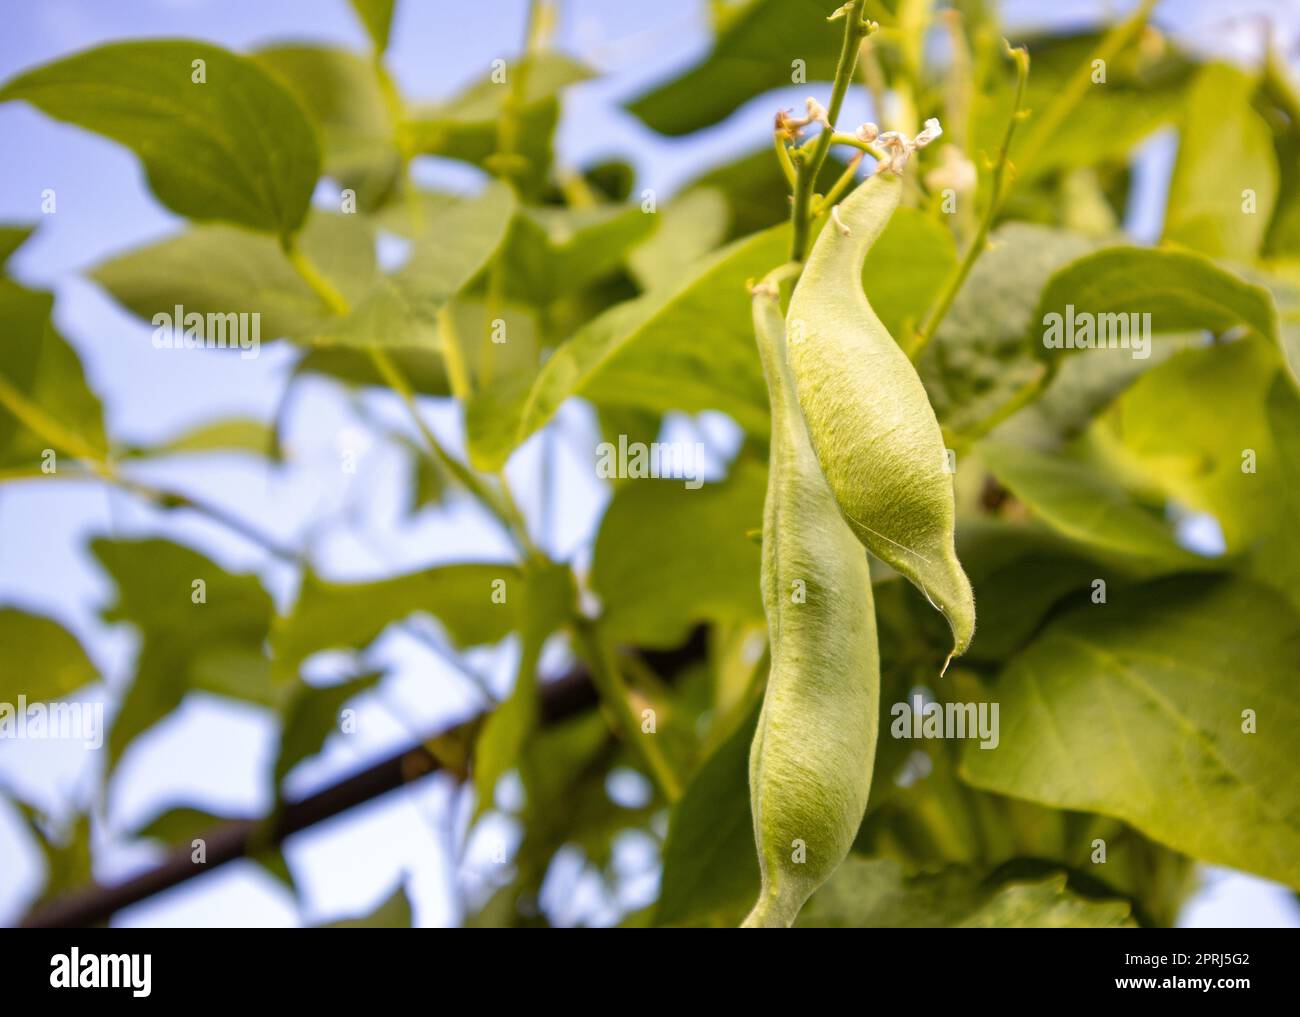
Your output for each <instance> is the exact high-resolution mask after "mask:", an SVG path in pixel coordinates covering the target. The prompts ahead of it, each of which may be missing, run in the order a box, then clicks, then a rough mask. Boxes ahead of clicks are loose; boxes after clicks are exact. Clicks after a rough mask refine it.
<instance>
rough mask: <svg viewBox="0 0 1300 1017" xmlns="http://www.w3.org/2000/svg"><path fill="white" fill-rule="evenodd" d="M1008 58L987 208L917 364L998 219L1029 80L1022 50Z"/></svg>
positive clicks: (920, 339) (923, 336)
mask: <svg viewBox="0 0 1300 1017" xmlns="http://www.w3.org/2000/svg"><path fill="white" fill-rule="evenodd" d="M1007 52H1008V54H1009V55H1010V56H1011V58H1012V59H1013V60H1015V62H1016V95H1015V103H1014V105H1013V106H1012V109H1011V116H1010V117H1009V118H1008V119H1007V129H1006V133H1005V134H1004V135H1003V136H1002V149H1001V151H999V152H998V161H997V163H996V164H995V165H994V167H993V184H992V188H991V192H990V194H989V203H988V206H987V207H986V208H985V209H984V217H983V218H982V219H981V220H980V224H979V229H977V230H976V231H975V237H974V238H973V239H972V240H971V242H970V246H968V247H967V248H966V254H965V256H964V257H963V258H962V259H961V263H960V264H959V265H958V266H957V268H956V270H955V271H954V272H953V273H952V275H951V276H949V277H948V281H947V283H946V284H945V285H944V288H943V292H942V293H941V294H940V296H939V301H938V303H937V304H936V305H935V308H934V310H933V311H932V312H931V314H930V317H929V318H928V319H927V320H926V323H925V325H924V327H922V329H921V331H920V333H919V335H918V336H917V340H916V343H915V345H914V346H913V347H912V349H911V351H910V353H909V354H908V355H909V356H910V357H911V358H912V360H913V361H916V360H917V359H918V358H919V357H920V355H921V351H922V350H924V349H925V348H926V346H927V345H929V342H930V340H931V339H933V338H934V333H935V332H936V331H937V330H938V328H939V325H940V323H942V321H943V319H944V316H945V315H946V314H947V313H948V310H949V308H951V307H952V302H953V300H955V299H956V297H957V294H958V292H959V291H960V290H961V287H962V284H963V283H964V282H965V281H966V277H967V276H968V275H970V270H971V268H972V267H974V265H975V261H976V259H978V258H979V256H980V255H981V254H983V253H984V248H985V247H986V246H987V244H988V239H989V231H990V230H991V229H992V228H993V221H994V220H995V219H996V218H997V214H998V210H999V209H1000V208H1001V207H1002V199H1003V198H1004V197H1005V195H1004V194H1003V187H1002V185H1003V180H1004V178H1005V177H1006V171H1007V164H1008V155H1009V153H1010V151H1011V139H1012V138H1013V137H1015V133H1016V124H1018V123H1019V122H1020V119H1021V117H1022V115H1023V114H1022V109H1023V105H1022V104H1023V103H1024V98H1025V82H1026V81H1027V80H1028V78H1029V52H1028V50H1026V49H1025V48H1024V47H1023V46H1021V47H1017V48H1016V49H1010V48H1008V51H1007Z"/></svg>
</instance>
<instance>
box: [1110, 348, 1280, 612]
mask: <svg viewBox="0 0 1300 1017" xmlns="http://www.w3.org/2000/svg"><path fill="white" fill-rule="evenodd" d="M1293 384H1294V383H1293V381H1292V380H1291V378H1290V376H1289V375H1287V374H1285V373H1283V372H1282V371H1280V370H1279V368H1278V366H1277V357H1276V354H1275V353H1274V351H1272V350H1270V349H1267V348H1265V347H1264V346H1263V345H1262V344H1260V343H1253V342H1233V343H1227V344H1223V345H1218V346H1212V347H1206V348H1201V349H1191V350H1185V351H1183V352H1181V353H1179V354H1177V355H1176V356H1175V357H1174V358H1173V359H1171V360H1170V362H1169V363H1167V364H1165V365H1164V366H1162V367H1160V368H1158V369H1157V370H1155V371H1152V372H1151V373H1149V374H1147V375H1146V376H1145V377H1143V378H1142V379H1141V380H1140V381H1139V382H1138V383H1137V384H1135V385H1134V386H1133V388H1131V389H1130V390H1129V391H1128V393H1126V394H1125V396H1124V397H1123V398H1122V399H1121V400H1120V401H1119V402H1118V403H1116V404H1115V406H1114V407H1112V409H1111V412H1110V414H1109V415H1108V416H1107V417H1106V418H1104V420H1103V422H1102V424H1103V425H1104V431H1103V432H1102V433H1103V434H1105V435H1106V436H1107V437H1108V438H1113V439H1116V440H1117V441H1118V443H1119V448H1118V453H1119V456H1120V461H1121V463H1122V464H1123V466H1124V468H1126V469H1128V470H1131V471H1132V472H1133V474H1134V475H1135V476H1139V477H1142V478H1143V479H1144V480H1145V482H1146V483H1148V484H1150V485H1153V486H1155V487H1156V488H1157V489H1159V490H1162V491H1164V492H1166V493H1167V494H1168V495H1169V496H1170V497H1172V498H1174V499H1176V500H1177V501H1179V502H1181V503H1182V504H1183V505H1185V506H1187V507H1189V508H1192V509H1195V510H1199V511H1202V512H1208V513H1211V514H1212V515H1213V516H1214V517H1215V519H1217V521H1218V523H1219V527H1220V529H1221V530H1222V533H1223V539H1224V543H1225V545H1226V547H1227V550H1228V551H1229V552H1233V553H1236V554H1239V555H1240V557H1241V559H1242V562H1241V565H1240V566H1239V567H1241V568H1242V569H1244V570H1245V571H1246V572H1247V573H1248V574H1249V575H1251V576H1253V577H1254V578H1256V579H1257V580H1259V581H1260V582H1263V583H1266V584H1269V585H1271V586H1275V587H1277V588H1278V589H1279V590H1281V591H1283V593H1285V594H1286V595H1287V596H1289V597H1290V598H1291V599H1292V601H1293V603H1296V604H1297V605H1300V542H1297V541H1296V539H1295V523H1296V514H1295V509H1296V503H1295V500H1294V499H1295V496H1294V489H1295V486H1296V477H1297V475H1298V474H1297V472H1296V469H1297V466H1300V463H1298V462H1297V461H1296V459H1295V458H1293V457H1291V458H1289V457H1288V454H1287V451H1286V450H1287V445H1288V443H1289V440H1290V438H1289V436H1290V435H1291V434H1293V433H1294V427H1295V425H1294V424H1293V423H1291V414H1290V412H1289V410H1290V409H1294V408H1295V406H1296V399H1295V398H1291V397H1288V396H1287V395H1286V394H1285V392H1284V391H1281V389H1280V388H1279V385H1280V386H1293ZM1292 394H1293V395H1294V388H1293V387H1292ZM1270 410H1271V411H1272V412H1271V413H1270ZM1171 421H1177V426H1171V424H1170V422H1171ZM1275 427H1276V429H1277V430H1276V432H1275ZM1292 448H1293V446H1292Z"/></svg>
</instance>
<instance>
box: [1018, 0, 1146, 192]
mask: <svg viewBox="0 0 1300 1017" xmlns="http://www.w3.org/2000/svg"><path fill="white" fill-rule="evenodd" d="M1158 2H1159V0H1142V2H1141V3H1140V4H1139V5H1138V8H1137V10H1135V11H1134V12H1133V13H1132V14H1131V15H1129V16H1128V17H1127V18H1126V19H1124V20H1123V21H1121V22H1120V23H1119V24H1117V25H1115V26H1114V27H1112V28H1111V30H1110V31H1109V32H1107V33H1106V35H1105V37H1104V38H1103V39H1102V40H1101V42H1100V43H1099V44H1098V46H1097V48H1096V50H1094V51H1093V54H1092V56H1091V57H1089V58H1088V59H1087V60H1085V61H1084V62H1083V63H1082V64H1080V65H1079V68H1078V70H1076V71H1075V72H1074V74H1073V76H1072V77H1071V78H1070V80H1069V81H1068V82H1066V85H1065V88H1063V89H1062V90H1061V91H1060V92H1059V93H1058V94H1057V96H1056V98H1055V99H1054V100H1053V101H1052V104H1051V105H1050V106H1048V107H1047V110H1046V111H1045V112H1044V113H1043V115H1042V117H1041V118H1039V119H1038V120H1036V121H1035V123H1034V126H1033V128H1032V129H1031V130H1030V132H1029V134H1028V135H1026V137H1025V141H1024V144H1022V145H1021V147H1020V151H1019V152H1018V153H1017V157H1018V159H1019V162H1020V167H1021V169H1022V170H1023V171H1025V172H1028V170H1029V168H1030V167H1031V166H1032V165H1033V162H1034V160H1035V159H1036V158H1037V157H1038V153H1039V152H1040V151H1042V149H1043V147H1044V146H1045V145H1046V144H1047V143H1048V142H1049V141H1051V140H1052V136H1053V135H1054V134H1055V133H1056V132H1057V130H1058V129H1059V128H1060V126H1061V124H1063V123H1065V121H1066V120H1067V119H1068V118H1069V116H1070V114H1071V113H1073V112H1074V108H1075V107H1076V106H1077V105H1079V103H1080V102H1081V101H1082V100H1083V97H1084V95H1085V94H1087V92H1088V89H1089V88H1091V87H1092V68H1093V65H1094V63H1095V62H1096V61H1098V60H1101V61H1104V62H1105V63H1109V62H1110V61H1111V60H1113V59H1114V58H1115V55H1116V54H1117V53H1119V52H1120V51H1121V50H1122V49H1124V47H1126V46H1127V45H1129V43H1131V42H1132V41H1133V40H1134V39H1136V38H1137V37H1138V35H1139V34H1141V32H1142V30H1143V29H1144V28H1145V27H1146V24H1147V21H1148V20H1149V19H1150V17H1151V11H1152V10H1153V9H1154V8H1155V6H1156V4H1157V3H1158Z"/></svg>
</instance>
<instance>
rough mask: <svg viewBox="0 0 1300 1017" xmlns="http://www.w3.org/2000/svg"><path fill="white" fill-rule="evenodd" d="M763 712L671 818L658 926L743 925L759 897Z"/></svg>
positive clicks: (737, 734)
mask: <svg viewBox="0 0 1300 1017" xmlns="http://www.w3.org/2000/svg"><path fill="white" fill-rule="evenodd" d="M758 715H759V710H758V708H757V707H756V708H755V709H754V710H752V711H751V712H750V715H749V716H748V717H747V718H746V720H745V721H744V722H743V723H742V724H740V725H739V726H738V727H737V728H736V730H735V731H733V732H732V733H731V734H730V735H729V736H728V737H727V738H726V740H724V741H723V742H722V743H721V744H720V745H719V746H718V747H717V749H715V750H714V752H713V753H712V755H710V756H709V758H708V759H706V760H705V761H704V763H703V764H702V765H701V766H700V768H699V770H698V771H696V773H695V775H694V776H693V777H692V778H691V782H690V784H689V785H687V787H686V791H685V793H684V794H683V795H682V797H681V799H680V800H679V801H678V802H677V803H676V804H675V805H674V806H673V810H672V813H671V815H670V816H669V819H668V837H667V840H665V841H664V851H663V856H664V871H663V880H662V883H661V887H660V892H659V903H658V905H657V906H656V908H655V913H654V924H655V925H699V924H705V923H708V924H718V925H727V926H733V925H738V924H739V923H740V920H741V919H742V918H744V917H745V914H746V912H748V910H749V908H750V907H751V906H752V904H753V902H754V898H755V896H757V894H758V885H759V874H758V855H757V854H756V852H755V848H754V820H753V817H752V816H751V814H750V807H749V746H750V742H752V741H753V740H754V729H755V728H756V727H757V725H758Z"/></svg>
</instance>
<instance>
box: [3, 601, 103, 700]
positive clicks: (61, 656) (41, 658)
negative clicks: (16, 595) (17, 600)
mask: <svg viewBox="0 0 1300 1017" xmlns="http://www.w3.org/2000/svg"><path fill="white" fill-rule="evenodd" d="M0 646H3V647H4V648H5V651H4V660H3V663H2V664H0V702H4V703H8V704H10V705H12V704H14V703H16V702H17V701H18V696H19V695H23V696H26V697H27V701H28V702H29V703H37V702H44V701H46V700H51V699H62V698H63V697H64V696H66V695H67V694H68V693H70V692H75V691H76V690H77V689H79V688H81V687H82V686H83V685H89V684H90V683H91V682H95V681H98V680H99V673H98V672H97V671H96V670H95V665H94V664H92V663H91V662H90V658H89V657H87V656H86V651H85V650H84V649H82V646H81V643H80V642H78V641H77V637H76V636H74V635H73V634H72V633H71V632H69V631H68V630H67V629H65V628H64V627H63V626H62V625H60V624H59V623H58V622H56V621H54V620H53V619H51V618H45V617H43V616H41V615H38V614H29V613H28V612H26V611H22V610H19V609H18V608H16V607H0Z"/></svg>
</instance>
